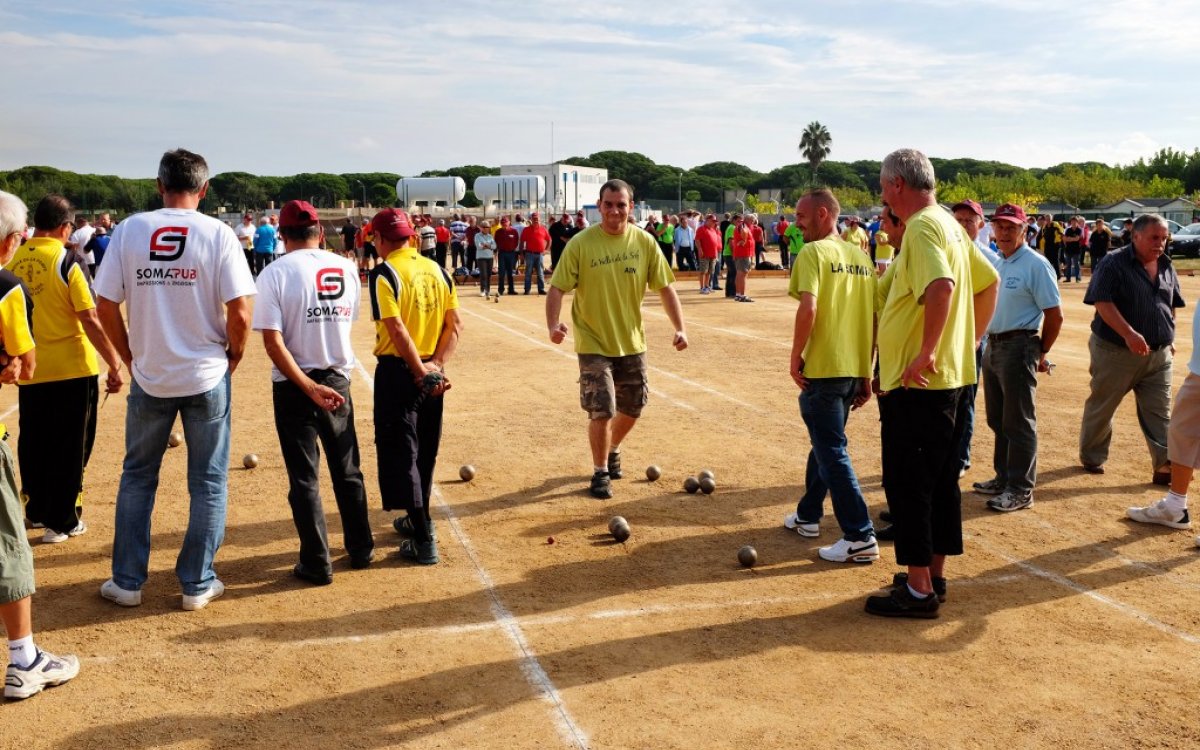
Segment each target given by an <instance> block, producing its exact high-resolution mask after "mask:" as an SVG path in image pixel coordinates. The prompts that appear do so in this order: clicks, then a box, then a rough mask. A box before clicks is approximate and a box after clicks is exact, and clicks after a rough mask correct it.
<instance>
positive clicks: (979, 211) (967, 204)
mask: <svg viewBox="0 0 1200 750" xmlns="http://www.w3.org/2000/svg"><path fill="white" fill-rule="evenodd" d="M960 208H969V209H971V211H972V212H973V213H974V214H975V215H976V216H978V217H979V218H981V219H982V218H983V207H982V206H980V205H979V204H978V203H976V202H975V201H973V200H971V199H970V198H968V199H967V200H965V201H959V202H958V203H955V204H954V206H953V207H952V208H951V209H950V212H951V213H954V212H955V211H957V210H958V209H960Z"/></svg>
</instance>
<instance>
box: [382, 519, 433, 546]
mask: <svg viewBox="0 0 1200 750" xmlns="http://www.w3.org/2000/svg"><path fill="white" fill-rule="evenodd" d="M392 528H393V529H395V530H396V533H397V534H399V535H400V536H403V537H407V538H409V539H412V538H413V537H414V536H416V532H415V531H414V530H413V525H412V517H410V516H407V515H404V516H396V517H395V518H393V519H392ZM429 535H430V536H432V537H433V538H434V540H435V541H436V540H437V530H436V529H434V528H433V521H430V522H429Z"/></svg>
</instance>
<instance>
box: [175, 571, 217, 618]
mask: <svg viewBox="0 0 1200 750" xmlns="http://www.w3.org/2000/svg"><path fill="white" fill-rule="evenodd" d="M224 593H225V584H223V583H221V582H220V581H219V580H217V579H216V578H214V579H213V582H212V585H211V586H209V587H208V591H205V592H204V593H203V594H196V595H195V596H191V595H189V594H184V595H183V609H184V610H185V611H187V612H195V611H196V610H198V609H204V608H205V607H207V606H208V603H209V602H211V601H212V600H213V599H216V598H217V597H218V596H220V595H221V594H224Z"/></svg>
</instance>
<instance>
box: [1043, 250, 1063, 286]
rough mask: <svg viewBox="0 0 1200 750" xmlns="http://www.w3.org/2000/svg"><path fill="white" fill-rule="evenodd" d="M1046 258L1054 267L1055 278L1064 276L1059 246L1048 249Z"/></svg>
mask: <svg viewBox="0 0 1200 750" xmlns="http://www.w3.org/2000/svg"><path fill="white" fill-rule="evenodd" d="M1046 260H1048V261H1050V266H1051V268H1053V269H1054V278H1056V279H1061V278H1062V275H1063V273H1062V253H1061V251H1060V250H1059V249H1058V248H1057V247H1052V248H1047V249H1046Z"/></svg>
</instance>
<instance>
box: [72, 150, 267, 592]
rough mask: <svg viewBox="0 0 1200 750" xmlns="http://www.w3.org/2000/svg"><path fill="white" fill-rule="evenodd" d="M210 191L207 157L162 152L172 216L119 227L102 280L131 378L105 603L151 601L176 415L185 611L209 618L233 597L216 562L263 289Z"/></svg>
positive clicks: (114, 337)
mask: <svg viewBox="0 0 1200 750" xmlns="http://www.w3.org/2000/svg"><path fill="white" fill-rule="evenodd" d="M207 191H208V164H207V162H205V161H204V158H203V157H202V156H200V155H199V154H194V153H192V152H190V151H185V150H184V149H177V150H175V151H168V152H167V153H165V154H163V157H162V160H161V161H160V162H159V167H158V193H159V195H161V196H162V200H163V208H160V209H159V210H157V211H149V212H146V213H140V214H135V215H134V216H131V217H129V218H128V219H126V220H125V221H123V222H121V223H120V225H118V226H117V228H116V231H114V232H113V237H112V242H111V243H110V244H109V248H108V253H107V255H106V257H105V260H104V263H103V265H101V266H100V274H99V275H98V276H97V278H96V287H95V288H96V294H97V295H98V297H99V302H98V306H97V309H98V311H99V314H100V321H101V323H102V324H103V325H104V330H105V332H106V333H107V334H108V337H109V339H110V340H111V341H112V342H113V344H114V345H115V346H116V347H117V351H118V352H119V353H120V355H121V359H122V360H123V361H124V362H125V364H126V366H127V367H128V368H129V372H130V374H131V375H132V382H131V383H130V385H129V400H128V410H127V412H126V416H125V463H124V466H123V467H122V470H121V484H120V488H119V489H118V491H117V508H116V519H115V522H114V529H113V561H112V578H110V579H109V580H107V581H105V582H104V584H103V585H102V586H101V587H100V595H101V596H103V597H104V598H105V599H108V600H110V601H112V602H115V603H117V604H119V605H121V606H122V607H136V606H138V605H139V604H141V603H142V586H143V584H145V582H146V578H147V575H148V566H149V561H150V514H151V512H152V511H153V509H154V498H155V494H156V492H157V489H158V472H159V468H160V465H161V463H162V457H163V453H164V452H165V451H166V449H167V438H168V437H169V435H170V433H171V428H172V427H173V426H174V424H175V419H176V417H180V418H181V419H182V422H183V435H184V440H185V441H186V442H187V445H188V471H187V474H188V492H189V493H190V495H191V510H190V514H189V517H188V528H187V533H186V534H185V535H184V538H183V547H182V548H181V549H180V551H179V558H178V560H177V561H176V564H175V573H176V575H177V576H178V577H179V583H180V585H181V587H182V589H183V608H184V609H185V610H189V611H191V610H197V609H201V608H203V607H204V606H206V605H207V604H208V603H209V602H210V601H212V600H213V599H215V598H216V597H218V596H220V595H221V594H222V593H224V591H225V585H224V584H223V583H221V581H220V580H219V579H218V578H217V574H216V571H214V570H213V558H214V557H216V554H217V549H218V548H219V547H220V546H221V542H222V540H223V539H224V537H225V511H226V499H227V494H228V486H227V482H228V476H229V427H230V421H229V378H230V375H232V374H233V371H234V370H235V369H236V368H237V366H238V363H239V362H241V360H242V355H243V353H244V352H245V350H246V339H247V338H248V336H249V333H250V299H249V298H250V297H251V296H252V295H253V294H254V293H255V288H254V280H253V279H252V278H251V276H250V271H249V269H247V268H246V260H245V257H244V256H243V254H242V246H241V243H240V242H238V239H237V235H235V234H234V233H233V229H231V228H230V227H229V226H227V225H226V224H224V223H223V222H220V221H217V220H216V219H214V218H212V217H210V216H205V215H204V214H202V213H200V212H199V211H197V210H196V209H197V208H198V207H199V205H200V200H201V199H202V198H203V197H204V195H205V193H206V192H207ZM122 303H124V304H125V309H126V310H127V311H128V313H129V327H128V328H126V325H125V318H124V316H123V314H122V311H121V304H122Z"/></svg>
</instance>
